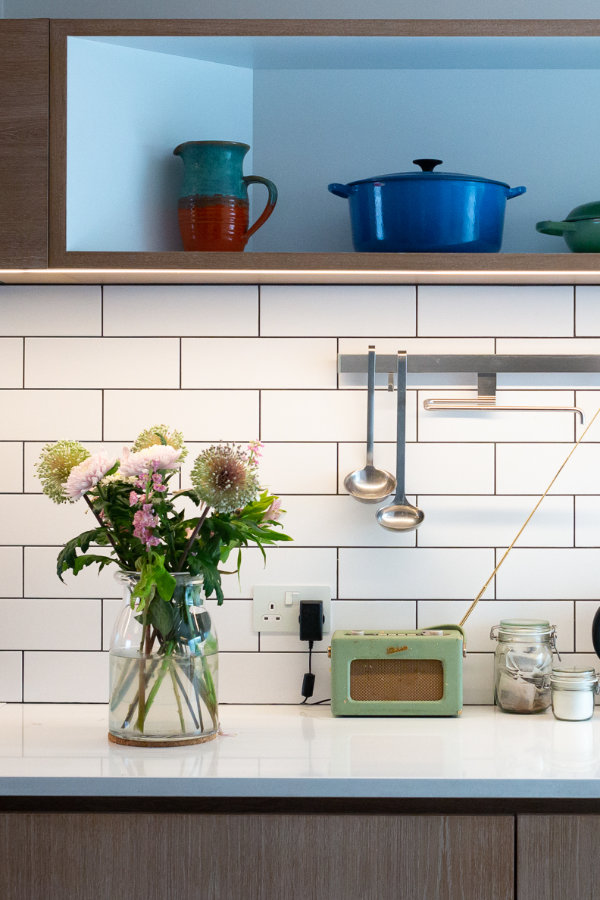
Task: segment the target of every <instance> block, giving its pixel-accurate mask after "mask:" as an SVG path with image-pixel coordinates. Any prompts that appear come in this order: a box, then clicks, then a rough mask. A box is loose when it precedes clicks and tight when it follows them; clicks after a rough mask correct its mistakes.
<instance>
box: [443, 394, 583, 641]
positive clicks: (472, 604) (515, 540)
mask: <svg viewBox="0 0 600 900" xmlns="http://www.w3.org/2000/svg"><path fill="white" fill-rule="evenodd" d="M599 414H600V407H598V409H597V410H596V412H595V413H594V415H593V416H592V418H591V420H590V422H589V423H588V425H587V426H586V428H585V430H584V431H582V433H581V435H580V436H579V438H578V439H577V441H576V442H575V444H574V445H573V447H572V448H571V450H570V452H569V454H568V456H567V457H566V459H565V460H564V461H563V463H562V465H561V467H560V469H559V470H558V472H557V473H556V474H555V476H554V478H553V479H552V481H551V482H550V484H549V485H548V487H547V488H546V490H545V491H544V493H543V494H542V496H541V497H540V499H539V500H538V502H537V503H536V504H535V506H534V507H533V509H532V510H531V512H530V513H529V515H528V516H527V518H526V519H525V521H524V522H523V524H522V525H521V527H520V528H519V530H518V532H517V533H516V535H515V537H514V538H513V539H512V541H511V544H510V546H509V547H508V549H507V550H506V551H505V553H504V555H503V556H502V559H501V560H500V562H499V563H498V565H497V566H496V568H495V569H494V571H493V572H492V574H491V575H490V577H489V578H488V580H487V581H486V583H485V584H484V586H483V587H482V588H481V590H480V591H479V593H478V594H477V596H476V597H475V599H474V600H473V602H472V603H471V605H470V607H469V608H468V610H467V611H466V613H465V614H464V616H463V617H462V619H461V620H460V622H459V625H460V627H461V628H462V627H463V625H464V624H465V622H466V621H467V619H468V618H469V616H470V615H471V613H472V612H473V610H474V609H475V607H476V606H477V604H478V603H479V601H480V600H481V598H482V597H483V595H484V594H485V592H486V590H487V589H488V587H489V584H490V582H491V580H492V578H493V577H494V575H496V573H497V572H498V569H499V568H500V566H501V565H502V563H503V562H504V560H505V559H506V557H507V556H508V554H509V553H510V551H511V550H512V548H513V547H514V546H515V544H516V543H517V541H518V540H519V538H520V537H521V535H522V534H523V532H524V531H525V528H526V527H527V525H528V524H529V522H530V520H531V519H532V518H533V516H534V514H535V513H536V512H537V510H538V508H539V506H540V504H541V502H542V500H543V499H544V497H545V496H546V494H547V493H548V491H549V490H550V488H551V487H552V485H553V484H554V482H555V481H556V479H557V478H558V476H559V475H560V473H561V472H562V470H563V469H564V467H565V466H566V464H567V463H568V462H569V460H570V459H571V457H572V456H573V454H574V453H575V451H576V450H577V448H578V447H579V445H580V443H581V442H582V440H583V439H584V437H585V436H586V434H587V433H588V431H589V430H590V428H591V427H592V425H593V424H594V422H595V421H596V419H597V418H598V415H599Z"/></svg>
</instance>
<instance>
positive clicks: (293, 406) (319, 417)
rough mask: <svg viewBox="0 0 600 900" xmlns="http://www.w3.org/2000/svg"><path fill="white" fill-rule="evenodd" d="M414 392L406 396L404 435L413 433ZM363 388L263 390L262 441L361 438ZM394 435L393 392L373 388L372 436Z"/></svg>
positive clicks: (408, 436) (364, 405)
mask: <svg viewBox="0 0 600 900" xmlns="http://www.w3.org/2000/svg"><path fill="white" fill-rule="evenodd" d="M415 403H416V395H415V392H414V391H408V393H407V397H406V439H407V440H408V441H412V440H415V437H416V430H415V428H416V418H415V415H416V410H415ZM366 419H367V398H366V391H354V390H352V391H290V392H289V393H288V392H286V391H264V392H263V394H262V397H261V423H262V426H261V437H262V439H263V440H265V441H361V440H364V439H365V429H366ZM395 438H396V395H395V393H391V392H388V391H376V392H375V439H376V440H379V441H391V440H395Z"/></svg>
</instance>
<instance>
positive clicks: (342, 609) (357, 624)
mask: <svg viewBox="0 0 600 900" xmlns="http://www.w3.org/2000/svg"><path fill="white" fill-rule="evenodd" d="M416 608H417V604H416V602H415V601H414V600H366V601H364V602H361V601H360V600H333V601H332V603H331V630H332V631H335V630H338V629H350V630H355V629H361V630H367V631H370V630H371V629H373V628H377V629H381V630H386V629H389V630H391V631H395V630H400V629H404V628H407V629H410V628H416V627H417V609H416Z"/></svg>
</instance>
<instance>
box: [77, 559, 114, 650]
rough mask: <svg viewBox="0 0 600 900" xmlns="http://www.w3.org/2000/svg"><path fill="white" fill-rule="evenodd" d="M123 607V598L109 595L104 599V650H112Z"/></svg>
mask: <svg viewBox="0 0 600 900" xmlns="http://www.w3.org/2000/svg"><path fill="white" fill-rule="evenodd" d="M78 577H79V576H78ZM122 609H123V599H122V598H120V599H117V598H116V597H113V598H110V597H108V598H105V599H104V600H102V650H110V644H111V641H112V634H113V630H114V627H115V624H116V622H117V619H118V617H119V613H120V612H121V610H122Z"/></svg>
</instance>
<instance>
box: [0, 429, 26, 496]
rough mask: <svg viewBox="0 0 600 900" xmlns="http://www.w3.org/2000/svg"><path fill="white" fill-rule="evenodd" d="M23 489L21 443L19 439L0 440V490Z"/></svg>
mask: <svg viewBox="0 0 600 900" xmlns="http://www.w3.org/2000/svg"><path fill="white" fill-rule="evenodd" d="M22 490H23V444H22V443H21V441H2V442H0V492H6V493H9V494H11V493H13V492H15V491H22Z"/></svg>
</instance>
